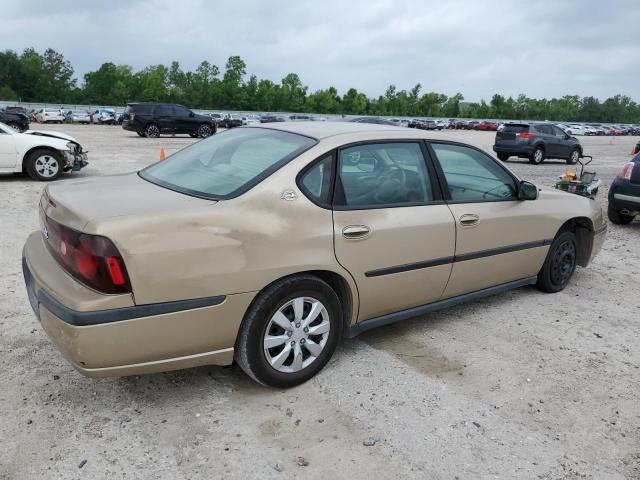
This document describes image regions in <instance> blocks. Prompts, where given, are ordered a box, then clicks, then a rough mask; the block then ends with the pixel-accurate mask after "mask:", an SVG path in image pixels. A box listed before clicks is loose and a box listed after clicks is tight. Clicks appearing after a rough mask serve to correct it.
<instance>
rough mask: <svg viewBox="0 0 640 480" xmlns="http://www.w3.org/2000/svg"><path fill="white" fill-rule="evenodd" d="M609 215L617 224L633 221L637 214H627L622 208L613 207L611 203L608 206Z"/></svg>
mask: <svg viewBox="0 0 640 480" xmlns="http://www.w3.org/2000/svg"><path fill="white" fill-rule="evenodd" d="M607 217H609V220H610V221H611V223H613V224H615V225H628V224H630V223H631V222H633V219H634V218H635V215H626V214H624V213H622V212H621V211H620V210H617V209H615V208H613V207H612V206H611V205H609V207H608V208H607Z"/></svg>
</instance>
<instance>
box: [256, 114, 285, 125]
mask: <svg viewBox="0 0 640 480" xmlns="http://www.w3.org/2000/svg"><path fill="white" fill-rule="evenodd" d="M284 121H286V120H285V118H284V117H279V116H277V115H262V116H261V117H260V123H273V122H284Z"/></svg>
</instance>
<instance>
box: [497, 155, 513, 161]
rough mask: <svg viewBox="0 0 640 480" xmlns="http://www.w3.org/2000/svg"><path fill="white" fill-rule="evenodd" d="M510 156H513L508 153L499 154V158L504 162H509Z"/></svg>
mask: <svg viewBox="0 0 640 480" xmlns="http://www.w3.org/2000/svg"><path fill="white" fill-rule="evenodd" d="M510 156H511V155H509V154H508V153H499V154H498V158H499V159H500V160H502V161H503V162H506V161H507V160H509V157H510Z"/></svg>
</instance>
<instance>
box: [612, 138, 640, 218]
mask: <svg viewBox="0 0 640 480" xmlns="http://www.w3.org/2000/svg"><path fill="white" fill-rule="evenodd" d="M639 146H640V142H639ZM639 151H640V148H639ZM639 213H640V153H637V154H636V156H635V157H634V158H633V159H632V160H631V161H630V162H627V163H625V164H624V166H623V167H622V170H621V171H620V173H619V174H618V176H617V177H616V178H615V179H614V180H613V183H612V184H611V187H610V188H609V206H608V208H607V215H608V217H609V220H611V222H612V223H615V224H616V225H627V224H628V223H631V222H632V221H633V219H634V218H635V217H636V216H637V215H638V214H639Z"/></svg>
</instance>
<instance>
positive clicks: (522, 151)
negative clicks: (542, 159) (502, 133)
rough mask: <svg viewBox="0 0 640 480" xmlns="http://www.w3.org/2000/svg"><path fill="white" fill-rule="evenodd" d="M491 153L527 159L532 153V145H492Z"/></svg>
mask: <svg viewBox="0 0 640 480" xmlns="http://www.w3.org/2000/svg"><path fill="white" fill-rule="evenodd" d="M493 151H494V152H496V153H508V154H509V155H515V156H519V157H529V156H531V154H532V153H533V145H494V146H493Z"/></svg>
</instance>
